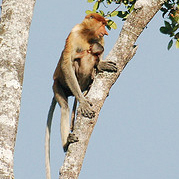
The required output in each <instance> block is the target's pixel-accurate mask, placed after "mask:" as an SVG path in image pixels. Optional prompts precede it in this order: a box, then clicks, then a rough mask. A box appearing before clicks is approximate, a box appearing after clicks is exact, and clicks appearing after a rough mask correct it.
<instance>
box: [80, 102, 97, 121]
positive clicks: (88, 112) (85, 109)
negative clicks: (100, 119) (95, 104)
mask: <svg viewBox="0 0 179 179" xmlns="http://www.w3.org/2000/svg"><path fill="white" fill-rule="evenodd" d="M91 106H92V104H90V103H89V102H87V101H85V102H84V103H80V111H81V114H82V115H83V116H84V117H88V118H90V119H91V118H93V117H95V112H94V111H93V110H92V109H91Z"/></svg>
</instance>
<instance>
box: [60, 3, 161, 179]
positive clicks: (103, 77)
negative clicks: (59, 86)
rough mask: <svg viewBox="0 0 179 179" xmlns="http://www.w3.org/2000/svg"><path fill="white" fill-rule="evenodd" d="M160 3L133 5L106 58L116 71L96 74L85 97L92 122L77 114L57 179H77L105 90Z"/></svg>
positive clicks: (134, 48) (107, 91) (111, 82)
mask: <svg viewBox="0 0 179 179" xmlns="http://www.w3.org/2000/svg"><path fill="white" fill-rule="evenodd" d="M163 2H164V0H138V1H137V2H136V4H135V10H134V11H133V12H132V13H131V14H130V15H129V17H128V18H127V20H126V21H125V23H124V26H123V28H122V30H121V33H120V35H119V38H118V40H117V42H116V44H115V45H114V47H113V49H112V50H111V51H110V53H109V55H108V56H107V58H106V60H111V61H113V62H116V63H117V66H118V72H117V73H107V72H104V73H99V74H98V75H97V76H96V78H95V79H94V82H93V85H92V87H91V88H90V91H89V92H88V95H87V96H86V97H87V98H88V100H89V101H90V102H92V104H93V110H94V111H95V113H96V116H95V117H94V118H93V119H88V118H85V117H84V116H82V115H81V114H80V113H79V112H78V114H77V118H76V123H75V126H74V134H75V136H77V137H78V139H79V142H77V143H73V144H71V145H70V146H69V149H68V151H67V153H66V157H65V160H64V164H63V166H62V167H61V169H60V179H67V178H68V179H76V178H78V175H79V173H80V170H81V166H82V163H83V159H84V156H85V153H86V149H87V146H88V142H89V139H90V136H91V133H92V131H93V129H94V126H95V124H96V122H97V119H98V115H99V112H100V110H101V107H102V106H103V103H104V101H105V99H106V97H107V96H108V93H109V90H110V88H111V87H112V85H113V84H114V83H115V81H116V80H117V78H118V77H119V75H120V74H121V72H122V71H123V69H124V68H125V66H126V65H127V63H128V62H129V61H130V60H131V58H132V57H133V56H134V55H135V53H136V50H137V46H135V45H134V44H135V42H136V40H137V38H138V37H139V35H140V34H141V33H142V31H143V30H144V28H145V27H146V25H147V24H148V23H149V22H150V20H151V19H152V18H153V16H154V15H155V14H156V13H157V12H158V11H159V9H160V8H161V5H162V3H163Z"/></svg>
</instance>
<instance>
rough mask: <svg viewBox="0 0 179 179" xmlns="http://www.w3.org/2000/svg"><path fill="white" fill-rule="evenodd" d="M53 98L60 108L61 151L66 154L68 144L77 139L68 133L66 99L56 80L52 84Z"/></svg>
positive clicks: (68, 110)
mask: <svg viewBox="0 0 179 179" xmlns="http://www.w3.org/2000/svg"><path fill="white" fill-rule="evenodd" d="M53 90H54V96H55V99H56V100H57V102H58V104H59V105H60V108H61V121H60V132H61V139H62V145H63V149H64V151H65V152H66V151H67V149H68V146H69V144H70V143H73V142H77V141H78V138H77V137H75V135H73V134H69V133H70V126H69V112H70V109H69V107H68V98H67V97H66V95H65V93H64V90H63V87H62V86H61V85H60V84H59V82H58V81H57V80H54V84H53Z"/></svg>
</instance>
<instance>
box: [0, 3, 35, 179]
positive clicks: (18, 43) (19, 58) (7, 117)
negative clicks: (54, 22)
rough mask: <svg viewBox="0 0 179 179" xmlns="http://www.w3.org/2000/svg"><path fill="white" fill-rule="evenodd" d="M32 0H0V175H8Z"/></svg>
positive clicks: (11, 172) (12, 150)
mask: <svg viewBox="0 0 179 179" xmlns="http://www.w3.org/2000/svg"><path fill="white" fill-rule="evenodd" d="M34 5H35V0H23V1H22V0H3V2H2V10H1V12H2V13H1V21H0V151H1V152H0V178H3V179H11V178H14V174H13V161H14V160H13V157H14V147H15V141H16V134H17V126H18V119H19V111H20V102H21V92H22V83H23V74H24V64H25V58H26V50H27V42H28V36H29V28H30V24H31V20H32V15H33V9H34Z"/></svg>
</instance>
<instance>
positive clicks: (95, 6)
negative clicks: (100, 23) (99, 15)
mask: <svg viewBox="0 0 179 179" xmlns="http://www.w3.org/2000/svg"><path fill="white" fill-rule="evenodd" d="M98 8H99V2H95V4H94V6H93V11H96V10H97V9H98Z"/></svg>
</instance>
